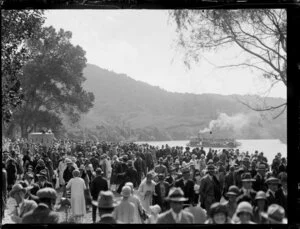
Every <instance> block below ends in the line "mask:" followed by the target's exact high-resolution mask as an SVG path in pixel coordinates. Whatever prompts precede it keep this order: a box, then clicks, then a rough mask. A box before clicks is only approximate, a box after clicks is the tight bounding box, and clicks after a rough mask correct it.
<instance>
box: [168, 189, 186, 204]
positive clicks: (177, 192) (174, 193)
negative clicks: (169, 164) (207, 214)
mask: <svg viewBox="0 0 300 229" xmlns="http://www.w3.org/2000/svg"><path fill="white" fill-rule="evenodd" d="M165 199H166V200H167V201H173V202H184V201H187V200H188V198H185V197H184V193H183V191H182V189H181V188H171V189H170V191H169V194H168V196H167V197H166V198H165Z"/></svg>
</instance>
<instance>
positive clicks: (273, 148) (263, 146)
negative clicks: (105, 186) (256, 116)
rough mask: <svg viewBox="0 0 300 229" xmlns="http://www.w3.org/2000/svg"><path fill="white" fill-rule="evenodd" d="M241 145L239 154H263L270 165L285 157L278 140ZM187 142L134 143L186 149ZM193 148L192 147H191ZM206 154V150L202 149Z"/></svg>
mask: <svg viewBox="0 0 300 229" xmlns="http://www.w3.org/2000/svg"><path fill="white" fill-rule="evenodd" d="M237 141H238V142H240V143H241V145H240V146H239V147H237V148H238V149H240V152H246V151H249V153H250V154H251V153H254V152H255V150H258V152H259V153H260V152H263V153H264V155H265V157H266V158H267V159H268V162H269V163H271V162H272V161H273V159H274V157H275V155H276V154H277V153H278V152H280V153H281V155H282V157H286V155H287V146H286V144H284V143H282V142H281V141H280V140H278V139H251V140H237ZM188 142H189V140H180V141H148V142H136V143H138V144H142V143H148V144H149V145H152V146H159V147H161V146H162V145H166V144H168V146H170V147H173V146H183V147H186V144H187V143H188ZM191 148H193V147H191ZM204 149H205V150H206V152H207V151H208V148H204Z"/></svg>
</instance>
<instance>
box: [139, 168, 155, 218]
mask: <svg viewBox="0 0 300 229" xmlns="http://www.w3.org/2000/svg"><path fill="white" fill-rule="evenodd" d="M155 185H156V183H155V182H154V181H153V174H152V172H149V173H148V174H147V176H146V178H145V179H144V180H143V181H142V182H141V184H140V186H139V189H138V193H139V196H140V200H141V204H142V206H143V208H144V209H145V211H146V212H147V214H149V215H150V214H151V210H150V206H151V205H152V196H153V194H154V192H155Z"/></svg>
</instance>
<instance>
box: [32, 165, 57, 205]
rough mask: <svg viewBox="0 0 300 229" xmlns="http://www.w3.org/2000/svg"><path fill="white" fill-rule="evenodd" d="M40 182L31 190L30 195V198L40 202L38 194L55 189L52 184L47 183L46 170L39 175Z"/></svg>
mask: <svg viewBox="0 0 300 229" xmlns="http://www.w3.org/2000/svg"><path fill="white" fill-rule="evenodd" d="M37 177H38V182H36V183H34V184H33V185H32V188H29V190H28V194H29V198H30V199H32V200H35V201H36V202H38V200H39V198H38V197H37V192H38V191H39V190H40V189H43V188H46V187H48V188H53V185H52V183H50V182H49V181H47V172H46V171H45V170H41V171H40V173H39V174H37Z"/></svg>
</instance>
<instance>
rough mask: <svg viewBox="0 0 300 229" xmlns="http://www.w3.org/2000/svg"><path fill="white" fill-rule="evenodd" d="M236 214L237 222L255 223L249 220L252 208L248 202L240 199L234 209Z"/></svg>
mask: <svg viewBox="0 0 300 229" xmlns="http://www.w3.org/2000/svg"><path fill="white" fill-rule="evenodd" d="M235 214H236V216H237V217H238V221H237V222H236V223H237V224H255V223H254V222H253V221H251V217H252V216H253V208H252V206H251V204H250V203H249V202H246V201H242V202H240V203H239V205H238V206H237V209H236V213H235Z"/></svg>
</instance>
